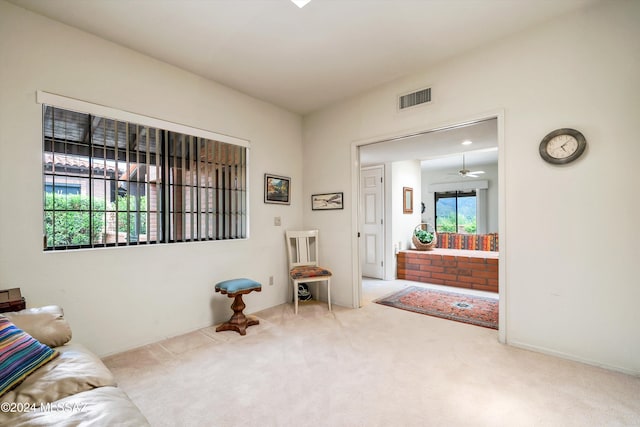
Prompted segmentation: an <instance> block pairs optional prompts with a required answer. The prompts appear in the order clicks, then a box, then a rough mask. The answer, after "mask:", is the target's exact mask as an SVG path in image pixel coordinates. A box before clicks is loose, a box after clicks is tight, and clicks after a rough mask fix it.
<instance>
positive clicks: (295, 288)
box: [293, 280, 298, 314]
mask: <svg viewBox="0 0 640 427" xmlns="http://www.w3.org/2000/svg"><path fill="white" fill-rule="evenodd" d="M293 306H294V310H293V311H294V313H295V314H298V282H297V281H295V280H294V281H293Z"/></svg>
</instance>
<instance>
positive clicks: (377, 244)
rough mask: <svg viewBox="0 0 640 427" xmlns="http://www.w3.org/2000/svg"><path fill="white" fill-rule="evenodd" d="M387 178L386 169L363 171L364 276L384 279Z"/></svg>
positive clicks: (361, 172)
mask: <svg viewBox="0 0 640 427" xmlns="http://www.w3.org/2000/svg"><path fill="white" fill-rule="evenodd" d="M383 175H384V166H372V167H369V168H362V169H361V170H360V212H361V213H362V224H361V228H360V229H361V230H362V235H361V236H360V254H361V255H360V256H361V257H362V259H361V263H362V275H363V276H367V277H373V278H376V279H382V278H383V277H384V266H383V264H382V260H383V256H384V225H383V222H384V218H383V214H384V203H383V194H384V193H383V182H382V181H383V180H382V177H383Z"/></svg>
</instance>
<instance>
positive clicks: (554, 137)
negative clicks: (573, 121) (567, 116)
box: [539, 128, 587, 165]
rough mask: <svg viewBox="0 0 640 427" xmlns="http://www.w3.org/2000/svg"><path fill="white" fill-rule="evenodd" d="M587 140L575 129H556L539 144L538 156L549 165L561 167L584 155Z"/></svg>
mask: <svg viewBox="0 0 640 427" xmlns="http://www.w3.org/2000/svg"><path fill="white" fill-rule="evenodd" d="M586 147H587V140H586V139H585V137H584V135H583V134H582V133H580V132H578V131H577V130H575V129H569V128H564V129H556V130H554V131H553V132H551V133H549V134H548V135H547V136H545V137H544V138H543V139H542V141H541V142H540V149H539V151H540V156H541V157H542V158H543V159H544V160H546V161H547V162H549V163H552V164H555V165H562V164H566V163H569V162H572V161H574V160H576V159H577V158H578V157H580V156H581V155H582V153H584V150H585V148H586Z"/></svg>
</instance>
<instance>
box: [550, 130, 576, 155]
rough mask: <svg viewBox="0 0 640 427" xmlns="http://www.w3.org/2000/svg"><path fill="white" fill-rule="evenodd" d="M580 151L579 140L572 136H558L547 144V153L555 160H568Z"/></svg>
mask: <svg viewBox="0 0 640 427" xmlns="http://www.w3.org/2000/svg"><path fill="white" fill-rule="evenodd" d="M577 149H578V140H577V139H576V138H574V137H573V136H571V135H567V134H564V135H558V136H555V137H553V138H551V140H550V141H549V142H548V143H547V153H548V154H549V155H550V156H551V157H553V158H554V159H566V158H567V157H569V156H571V155H572V154H573V153H575V152H576V150H577Z"/></svg>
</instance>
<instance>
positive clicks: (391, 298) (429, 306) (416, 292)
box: [374, 286, 498, 329]
mask: <svg viewBox="0 0 640 427" xmlns="http://www.w3.org/2000/svg"><path fill="white" fill-rule="evenodd" d="M374 302H376V303H378V304H382V305H386V306H389V307H393V308H399V309H401V310H408V311H413V312H415V313H420V314H426V315H427V316H435V317H441V318H443V319H448V320H455V321H456V322H463V323H470V324H472V325H476V326H483V327H485V328H491V329H498V299H497V298H489V297H481V296H472V295H464V294H461V293H458V292H447V291H441V290H436V289H427V288H424V287H421V286H408V287H406V288H404V289H402V290H401V291H398V292H394V293H393V294H391V295H387V296H385V297H383V298H379V299H377V300H375V301H374Z"/></svg>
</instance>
